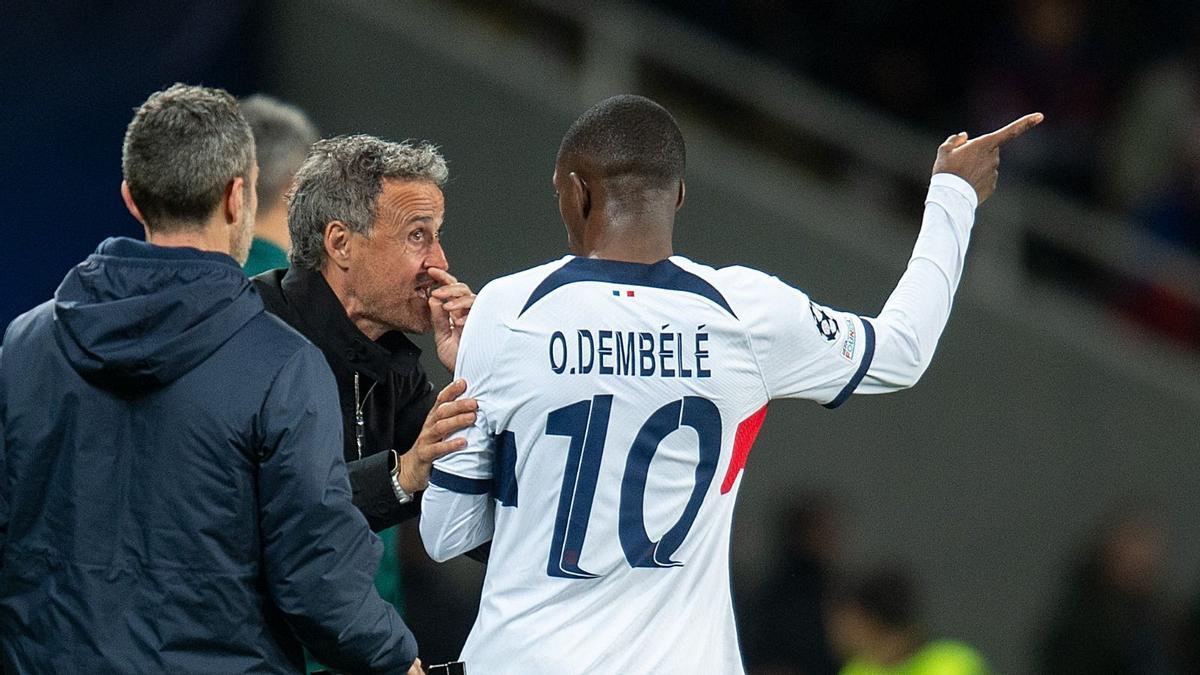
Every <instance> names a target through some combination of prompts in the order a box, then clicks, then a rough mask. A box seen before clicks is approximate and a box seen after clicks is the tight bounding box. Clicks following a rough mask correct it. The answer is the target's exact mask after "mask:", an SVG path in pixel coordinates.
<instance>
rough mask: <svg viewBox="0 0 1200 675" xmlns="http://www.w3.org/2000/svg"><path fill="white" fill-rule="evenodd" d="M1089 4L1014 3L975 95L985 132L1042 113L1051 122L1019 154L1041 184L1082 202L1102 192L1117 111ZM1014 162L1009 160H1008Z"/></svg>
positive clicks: (986, 53)
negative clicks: (1107, 140) (1112, 115)
mask: <svg viewBox="0 0 1200 675" xmlns="http://www.w3.org/2000/svg"><path fill="white" fill-rule="evenodd" d="M1092 11H1093V7H1092V5H1090V4H1089V3H1087V2H1084V1H1083V0H1013V1H1012V2H1010V3H1009V5H1008V16H1007V18H1006V20H1005V21H1002V22H999V23H998V26H999V31H998V33H997V35H995V36H994V37H993V38H992V44H991V45H989V46H988V48H987V49H985V50H980V52H982V53H980V52H976V54H975V57H976V58H979V59H981V61H982V62H981V64H980V71H981V72H980V76H979V77H978V78H977V80H976V85H975V88H974V91H973V92H971V94H970V95H969V96H970V105H971V108H972V114H971V117H972V119H973V120H974V124H975V125H976V126H977V127H978V128H979V129H991V128H995V127H996V126H997V123H998V122H999V123H1002V122H1003V121H1007V120H1008V119H1011V118H1012V117H1013V116H1014V115H1013V114H1012V113H1013V111H1024V110H1040V111H1042V112H1044V113H1046V118H1047V119H1048V120H1050V123H1049V124H1048V125H1046V127H1044V128H1043V129H1042V130H1041V133H1040V134H1039V137H1038V138H1037V139H1035V141H1034V142H1030V143H1026V144H1024V145H1023V147H1021V148H1018V149H1016V150H1015V151H1014V152H1013V154H1012V155H1011V156H1012V158H1013V162H1014V163H1015V164H1017V165H1018V166H1021V167H1022V168H1025V169H1028V170H1030V171H1032V172H1033V173H1034V174H1035V175H1036V176H1037V177H1038V179H1039V180H1041V181H1043V182H1045V183H1048V184H1051V185H1054V186H1055V187H1057V188H1059V189H1061V190H1064V191H1067V192H1070V193H1072V194H1075V195H1077V196H1084V197H1092V196H1094V195H1096V193H1097V189H1096V188H1097V175H1096V170H1097V167H1098V166H1100V161H1099V160H1100V157H1099V149H1100V147H1101V146H1102V143H1099V142H1097V141H1098V139H1099V138H1100V137H1101V133H1102V131H1103V130H1104V125H1105V121H1106V118H1107V115H1108V113H1109V110H1110V107H1111V95H1112V93H1113V92H1112V89H1111V82H1110V78H1111V76H1112V73H1111V72H1110V65H1111V64H1110V63H1109V62H1108V61H1107V59H1106V55H1105V54H1104V53H1103V51H1102V50H1101V49H1100V45H1099V39H1098V37H1097V36H1096V35H1095V34H1094V31H1093V29H1094V24H1093V21H1092ZM1006 159H1007V157H1006Z"/></svg>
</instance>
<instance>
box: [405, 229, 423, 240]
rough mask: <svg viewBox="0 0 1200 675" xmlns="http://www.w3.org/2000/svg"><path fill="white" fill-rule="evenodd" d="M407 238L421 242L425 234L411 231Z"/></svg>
mask: <svg viewBox="0 0 1200 675" xmlns="http://www.w3.org/2000/svg"><path fill="white" fill-rule="evenodd" d="M408 238H409V239H412V240H413V241H421V240H422V239H424V238H425V232H423V231H422V230H413V231H412V232H411V233H410V234H409V235H408Z"/></svg>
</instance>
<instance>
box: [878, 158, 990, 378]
mask: <svg viewBox="0 0 1200 675" xmlns="http://www.w3.org/2000/svg"><path fill="white" fill-rule="evenodd" d="M978 205H979V202H978V198H977V197H976V195H975V189H974V188H972V187H971V184H970V183H968V182H967V181H965V180H963V179H962V178H959V177H958V176H955V175H953V174H948V173H939V174H937V175H935V176H934V177H933V179H932V180H931V181H930V184H929V193H928V195H927V196H926V197H925V215H924V218H923V219H922V221H921V233H920V234H919V235H918V236H917V243H916V245H915V246H914V247H913V252H912V257H911V258H910V259H909V261H908V269H907V270H906V271H905V272H904V275H903V276H902V277H900V282H899V283H898V284H896V289H895V290H894V291H892V295H891V297H889V298H888V301H887V303H886V304H884V306H883V311H882V312H880V313H879V316H878V317H877V318H875V319H871V320H870V322H871V323H872V324H873V327H874V333H875V350H874V352H875V353H874V358H873V360H872V362H871V365H870V368H869V369H868V370H867V371H866V374H865V377H864V378H863V380H862V383H861V384H860V385H859V386H858V393H860V394H882V393H887V392H890V391H896V390H899V389H904V388H906V387H911V386H912V385H914V384H916V383H917V380H919V379H920V378H921V375H923V374H924V373H925V369H926V368H928V367H929V364H930V362H932V361H933V353H934V350H935V349H936V348H937V343H938V339H939V338H940V337H941V335H942V330H943V329H945V327H946V321H947V320H949V318H950V308H951V306H952V305H953V303H954V293H955V291H956V290H957V289H958V282H959V280H960V279H961V278H962V273H963V265H964V263H965V261H966V255H967V244H968V243H969V242H970V239H971V227H972V225H973V224H974V221H975V208H976V207H977V206H978Z"/></svg>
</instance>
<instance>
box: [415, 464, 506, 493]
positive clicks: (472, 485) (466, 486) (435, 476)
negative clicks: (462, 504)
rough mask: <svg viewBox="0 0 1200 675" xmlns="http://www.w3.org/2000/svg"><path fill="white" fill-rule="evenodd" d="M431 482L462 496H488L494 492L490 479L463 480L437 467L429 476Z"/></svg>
mask: <svg viewBox="0 0 1200 675" xmlns="http://www.w3.org/2000/svg"><path fill="white" fill-rule="evenodd" d="M429 482H430V483H433V484H434V485H436V486H438V487H440V488H443V489H445V490H449V491H451V492H457V493H458V494H460V495H486V494H488V493H490V492H491V491H492V480H491V479H490V478H463V477H462V476H455V475H454V474H452V473H446V472H445V471H439V470H438V469H437V468H436V467H435V468H434V469H433V471H431V472H430V474H429Z"/></svg>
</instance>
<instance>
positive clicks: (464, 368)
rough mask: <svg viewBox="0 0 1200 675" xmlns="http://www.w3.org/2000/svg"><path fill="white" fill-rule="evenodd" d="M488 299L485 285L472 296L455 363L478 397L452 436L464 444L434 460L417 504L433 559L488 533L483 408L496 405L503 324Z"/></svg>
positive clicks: (487, 438)
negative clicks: (471, 418) (471, 417)
mask: <svg viewBox="0 0 1200 675" xmlns="http://www.w3.org/2000/svg"><path fill="white" fill-rule="evenodd" d="M490 299H491V294H488V293H487V289H486V288H485V289H483V290H482V291H480V292H479V295H478V296H477V297H476V299H475V304H474V305H473V306H472V307H471V314H470V316H469V318H468V319H467V323H466V326H464V328H463V334H462V338H461V341H460V342H459V347H458V361H457V363H456V364H455V367H454V374H455V376H456V377H459V378H462V379H464V380H466V382H467V391H466V393H465V394H463V395H464V396H468V397H472V398H475V399H476V400H477V401H478V402H479V409H478V410H477V412H476V415H475V424H473V425H472V426H470V427H468V428H466V429H464V430H462V431H460V432H458V433H456V434H454V435H453V436H452V437H451V438H466V439H467V447H466V448H464V449H462V450H459V451H457V452H453V453H450V454H449V455H446V456H445V457H442V458H441V459H438V460H436V461H435V462H434V463H433V472H432V473H431V474H430V476H429V487H428V488H427V489H426V490H425V496H424V498H423V500H422V504H421V526H420V530H421V539H422V541H424V543H425V550H426V551H427V552H428V553H429V557H431V558H433V559H434V560H436V561H438V562H442V561H445V560H449V559H450V558H453V557H454V556H457V555H460V554H462V553H465V552H467V551H470V550H471V549H474V548H475V547H477V546H479V545H480V544H483V543H484V542H487V541H489V540H490V539H491V538H492V531H493V526H494V516H495V512H494V506H493V504H492V493H493V478H492V476H493V470H492V467H493V463H494V461H495V442H494V440H495V437H494V434H495V433H496V431H495V430H494V429H492V428H491V427H492V425H491V423H490V421H489V415H488V412H489V409H490V408H494V406H495V402H496V396H495V392H496V390H497V387H496V383H495V382H494V378H493V377H492V368H491V363H492V360H493V355H494V353H495V352H496V350H497V348H498V346H499V345H498V343H500V342H502V340H500V336H499V335H496V334H495V333H496V332H497V331H503V330H505V327H504V324H503V323H502V322H500V321H497V320H496V319H495V318H494V317H493V316H492V314H493V313H494V312H493V310H494V308H493V307H492V306H491V304H492V303H490V302H489V300H490Z"/></svg>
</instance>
